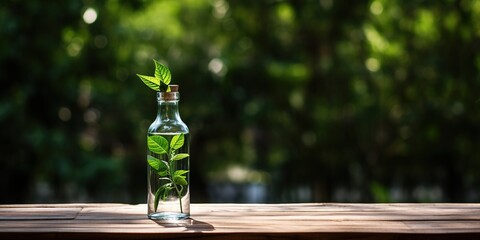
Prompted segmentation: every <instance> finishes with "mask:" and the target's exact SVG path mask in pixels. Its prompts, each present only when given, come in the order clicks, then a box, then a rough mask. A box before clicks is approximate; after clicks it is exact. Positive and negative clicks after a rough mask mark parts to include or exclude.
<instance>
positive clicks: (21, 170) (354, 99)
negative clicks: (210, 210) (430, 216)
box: [0, 0, 480, 203]
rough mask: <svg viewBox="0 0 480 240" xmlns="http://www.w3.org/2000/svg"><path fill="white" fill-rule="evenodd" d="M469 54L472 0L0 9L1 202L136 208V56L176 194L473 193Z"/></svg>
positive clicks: (141, 173) (475, 56)
mask: <svg viewBox="0 0 480 240" xmlns="http://www.w3.org/2000/svg"><path fill="white" fill-rule="evenodd" d="M479 48H480V1H460V0H453V1H433V0H432V1H400V0H391V1H386V0H375V1H333V0H320V1H317V0H315V1H313V0H312V1H308V0H305V1H293V0H292V1H275V0H265V1H256V0H255V1H254V0H252V1H240V0H230V1H224V0H200V1H198V0H195V1H194V0H182V1H173V0H165V1H121V0H117V1H113V0H109V1H93V0H84V1H80V0H69V1H67V0H66V1H37V0H32V1H14V0H6V1H2V2H1V3H0V126H1V130H0V139H1V144H0V203H35V202H44V203H49V202H127V203H144V202H145V201H146V167H147V166H146V142H145V136H146V131H147V128H148V126H149V125H150V123H151V122H152V121H153V120H154V118H155V115H156V101H155V93H154V92H153V91H151V90H150V89H149V88H147V87H146V86H144V84H143V83H142V82H141V81H140V80H139V79H138V78H137V77H136V76H135V73H141V74H145V75H153V70H154V65H153V61H152V59H157V60H159V61H161V62H163V63H164V64H166V65H167V66H168V67H169V68H170V69H171V72H172V82H173V83H177V84H179V85H180V92H181V102H180V112H181V116H182V118H183V120H184V122H186V123H187V125H188V126H189V127H190V131H191V135H192V141H191V156H192V157H191V181H190V183H191V190H192V195H191V198H192V202H319V201H337V202H478V201H480V189H479V188H478V186H480V176H479V171H480V148H479V146H480V145H479V144H480V113H479V110H480V94H479V89H480V79H479V70H480V54H479V53H480V49H479Z"/></svg>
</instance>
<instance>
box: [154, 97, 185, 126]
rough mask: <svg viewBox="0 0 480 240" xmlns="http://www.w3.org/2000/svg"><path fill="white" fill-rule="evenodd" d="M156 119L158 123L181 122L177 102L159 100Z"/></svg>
mask: <svg viewBox="0 0 480 240" xmlns="http://www.w3.org/2000/svg"><path fill="white" fill-rule="evenodd" d="M157 118H158V120H160V121H181V119H180V113H179V111H178V100H168V101H165V100H159V101H158V113H157Z"/></svg>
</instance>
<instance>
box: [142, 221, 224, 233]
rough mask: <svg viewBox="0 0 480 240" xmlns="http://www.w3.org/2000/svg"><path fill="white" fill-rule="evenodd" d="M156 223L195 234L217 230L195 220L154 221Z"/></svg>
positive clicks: (208, 224)
mask: <svg viewBox="0 0 480 240" xmlns="http://www.w3.org/2000/svg"><path fill="white" fill-rule="evenodd" d="M150 220H152V221H154V222H155V223H157V224H158V225H160V226H162V227H167V228H170V227H171V228H174V227H184V228H186V230H187V231H193V232H208V231H213V230H215V227H214V226H213V225H211V224H210V223H207V222H202V221H198V220H195V219H193V218H189V219H185V220H153V219H150Z"/></svg>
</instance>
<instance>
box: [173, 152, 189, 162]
mask: <svg viewBox="0 0 480 240" xmlns="http://www.w3.org/2000/svg"><path fill="white" fill-rule="evenodd" d="M189 156H190V155H189V154H187V153H179V154H177V155H175V156H173V158H172V159H171V161H178V160H182V159H184V158H186V157H189Z"/></svg>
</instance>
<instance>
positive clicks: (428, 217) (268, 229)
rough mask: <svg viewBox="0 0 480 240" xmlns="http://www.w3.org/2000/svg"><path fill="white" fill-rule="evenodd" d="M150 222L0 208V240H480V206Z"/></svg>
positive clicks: (87, 210) (244, 213) (258, 208)
mask: <svg viewBox="0 0 480 240" xmlns="http://www.w3.org/2000/svg"><path fill="white" fill-rule="evenodd" d="M191 213H192V219H188V220H184V221H177V222H155V221H152V220H149V219H147V216H146V205H144V204H142V205H128V204H54V205H48V204H47V205H45V204H40V205H0V239H21V238H23V239H31V238H35V239H190V238H201V239H480V204H338V203H331V204H192V205H191Z"/></svg>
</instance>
